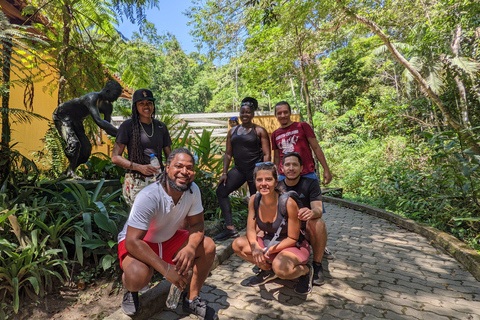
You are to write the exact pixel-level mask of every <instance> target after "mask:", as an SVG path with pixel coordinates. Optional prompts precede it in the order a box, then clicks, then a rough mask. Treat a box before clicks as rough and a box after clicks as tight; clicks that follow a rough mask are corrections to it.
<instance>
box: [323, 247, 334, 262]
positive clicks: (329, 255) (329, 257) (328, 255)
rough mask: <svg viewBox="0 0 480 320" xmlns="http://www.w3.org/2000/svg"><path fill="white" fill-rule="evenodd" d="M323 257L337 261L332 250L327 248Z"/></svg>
mask: <svg viewBox="0 0 480 320" xmlns="http://www.w3.org/2000/svg"><path fill="white" fill-rule="evenodd" d="M323 257H324V258H325V259H328V260H333V259H335V255H334V254H333V253H332V252H331V251H330V250H328V248H327V247H325V251H324V252H323Z"/></svg>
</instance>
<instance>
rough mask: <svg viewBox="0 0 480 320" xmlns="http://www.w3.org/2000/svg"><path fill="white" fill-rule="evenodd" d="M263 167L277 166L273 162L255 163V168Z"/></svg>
mask: <svg viewBox="0 0 480 320" xmlns="http://www.w3.org/2000/svg"><path fill="white" fill-rule="evenodd" d="M261 165H264V166H273V165H275V164H274V163H273V162H272V161H267V162H257V163H255V167H259V166H261Z"/></svg>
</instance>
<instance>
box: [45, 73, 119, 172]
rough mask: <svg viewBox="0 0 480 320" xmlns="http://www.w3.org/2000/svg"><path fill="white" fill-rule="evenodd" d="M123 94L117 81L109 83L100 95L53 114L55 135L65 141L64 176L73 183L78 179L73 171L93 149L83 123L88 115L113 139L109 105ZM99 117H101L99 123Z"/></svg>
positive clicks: (92, 94) (83, 98) (89, 95)
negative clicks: (56, 132) (66, 166)
mask: <svg viewBox="0 0 480 320" xmlns="http://www.w3.org/2000/svg"><path fill="white" fill-rule="evenodd" d="M121 93H122V86H121V85H120V84H119V83H118V82H117V81H109V82H108V83H107V84H106V85H105V88H103V89H102V91H100V92H90V93H87V94H86V95H83V96H81V97H80V98H76V99H73V100H70V101H67V102H64V103H62V104H61V105H59V106H58V107H57V108H56V109H55V111H54V112H53V121H54V122H55V127H56V128H57V130H58V133H59V134H60V136H61V137H62V139H63V140H64V141H65V143H66V146H65V149H64V152H65V155H66V156H67V158H68V161H69V162H70V164H69V165H68V168H67V170H66V171H65V172H64V174H66V175H67V176H69V177H71V178H74V179H81V178H80V177H79V176H77V175H76V174H75V169H76V168H77V167H78V166H79V165H81V164H82V163H85V162H87V160H88V158H89V157H90V154H91V153H92V145H91V143H90V141H89V140H88V138H87V136H86V135H85V128H84V127H83V120H85V118H87V117H88V116H89V115H91V116H92V118H93V120H94V121H95V123H96V124H97V125H98V126H99V127H100V128H101V129H103V130H105V131H106V132H107V133H108V134H109V135H111V136H116V135H117V130H118V129H117V128H115V127H114V126H113V125H112V124H111V123H110V121H111V119H112V118H111V115H112V111H113V106H112V102H113V101H116V100H117V99H118V97H119V96H120V94H121ZM100 113H102V114H103V115H104V118H103V119H102V118H101V117H100Z"/></svg>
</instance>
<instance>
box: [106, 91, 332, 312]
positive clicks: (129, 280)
mask: <svg viewBox="0 0 480 320" xmlns="http://www.w3.org/2000/svg"><path fill="white" fill-rule="evenodd" d="M154 101H155V98H154V97H153V94H152V92H151V91H150V90H147V89H140V90H137V91H135V93H134V94H133V103H132V117H131V119H129V120H126V121H125V122H124V123H122V124H121V126H120V128H119V129H118V133H117V135H116V142H115V145H114V147H113V152H112V162H113V163H115V164H117V165H119V166H122V167H123V168H125V169H126V170H127V173H126V177H125V179H124V184H123V194H124V197H125V200H126V201H127V203H128V204H130V205H131V206H132V208H131V211H130V214H129V218H128V220H127V222H126V223H125V226H124V228H123V230H122V232H120V234H119V236H118V242H119V245H118V254H119V259H120V266H121V268H122V270H123V276H122V279H123V284H124V286H125V288H126V290H127V292H126V293H125V296H124V300H123V303H122V308H123V310H124V312H125V313H126V314H128V315H133V314H135V313H136V312H137V310H138V308H139V299H138V296H139V291H140V290H141V289H142V288H144V287H145V286H146V285H148V283H149V281H150V279H151V277H152V275H153V272H154V271H155V270H156V271H158V272H160V273H161V274H163V276H164V277H165V278H166V279H167V280H168V281H170V282H171V283H172V284H173V285H175V286H177V287H178V288H179V289H180V290H181V291H183V292H184V294H183V301H182V304H183V309H184V310H185V311H187V312H190V313H193V314H195V315H197V316H198V317H200V318H202V319H217V318H218V316H217V314H216V311H215V310H213V309H212V308H211V307H209V306H208V305H207V304H206V302H205V301H202V300H201V298H200V297H199V292H200V289H201V287H202V286H203V284H204V282H205V280H206V278H207V276H208V273H209V270H210V267H211V265H212V263H213V260H214V257H215V243H214V241H213V240H212V239H210V238H208V237H205V235H204V216H203V207H202V201H201V192H200V190H199V188H198V186H197V185H196V184H195V183H194V182H193V180H194V172H195V170H194V169H195V159H194V156H193V155H192V153H191V152H190V151H189V150H188V149H186V148H179V149H175V150H173V151H172V150H171V144H172V141H171V138H170V135H169V133H168V129H167V127H166V125H165V124H164V123H162V122H160V121H158V120H156V119H154V116H155V105H154ZM257 108H258V102H257V100H255V99H253V98H250V97H247V98H245V99H243V100H242V103H241V107H240V114H239V118H240V121H241V124H238V119H230V120H231V121H232V122H233V121H234V120H236V121H237V122H236V123H230V124H231V125H230V126H231V129H230V130H229V132H228V135H227V141H226V152H225V157H224V160H223V173H222V176H221V177H220V179H219V183H218V187H217V196H218V201H219V206H220V208H221V210H222V214H223V217H224V219H225V226H226V227H225V230H224V231H223V232H222V233H221V234H220V235H218V236H217V237H216V240H225V239H228V238H236V239H235V240H234V242H233V244H232V246H233V249H234V251H235V253H236V254H237V255H239V256H240V257H241V258H243V259H245V260H247V261H250V262H252V263H254V264H255V265H256V266H258V267H259V268H260V271H259V272H258V274H257V275H255V276H254V277H252V278H251V279H250V282H249V283H250V285H261V284H264V283H266V282H267V281H270V280H273V279H274V278H276V277H279V278H282V279H298V281H297V284H296V286H295V291H296V292H297V293H299V294H308V293H309V292H310V291H311V290H312V285H313V283H315V284H318V285H321V284H323V282H324V277H323V273H322V272H323V269H322V265H321V260H322V257H323V256H324V252H325V250H326V247H325V246H326V242H327V232H326V227H325V223H324V221H323V220H322V214H323V204H322V196H321V191H320V185H319V181H318V179H317V176H316V174H315V165H314V160H313V157H312V150H313V152H314V153H315V155H316V156H317V158H318V159H319V161H320V164H321V165H322V167H323V171H324V172H323V183H325V184H328V183H329V182H330V181H331V179H332V176H331V173H330V170H329V168H328V165H327V162H326V160H325V156H324V154H323V152H322V150H321V148H320V146H319V145H318V142H317V140H316V138H315V134H314V133H313V130H312V128H311V127H310V126H309V125H308V124H306V123H301V122H293V121H291V119H290V116H291V108H290V105H289V104H288V103H287V102H285V101H282V102H279V103H278V104H277V105H276V107H275V115H276V117H277V119H278V121H279V123H280V128H279V129H277V130H276V131H275V132H273V134H272V136H271V138H270V137H269V135H268V133H267V131H266V130H265V129H264V128H262V127H261V126H258V125H256V124H254V123H253V121H252V120H253V118H254V115H255V110H256V109H257ZM271 146H273V150H274V160H273V162H272V159H271ZM125 147H126V148H127V150H128V157H127V158H124V157H123V152H124V150H125ZM162 153H163V154H164V155H165V159H166V163H165V164H163V161H162ZM152 155H154V156H156V157H157V158H158V159H159V160H160V162H159V164H160V167H158V166H154V165H152V164H151V163H150V158H151V157H152ZM232 160H234V166H233V167H232V168H231V169H230V170H229V168H230V163H231V161H232ZM154 181H156V183H152V182H154ZM245 182H246V183H247V184H248V187H249V191H250V195H251V197H250V201H249V204H248V218H247V235H246V237H238V232H237V230H235V227H234V226H233V221H232V207H231V204H230V200H229V194H230V193H231V192H233V191H234V190H236V189H238V188H239V187H241V186H242V185H243V184H244V183H245ZM311 249H312V250H313V263H312V264H308V261H309V257H310V250H311Z"/></svg>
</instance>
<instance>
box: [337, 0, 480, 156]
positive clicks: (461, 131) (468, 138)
mask: <svg viewBox="0 0 480 320" xmlns="http://www.w3.org/2000/svg"><path fill="white" fill-rule="evenodd" d="M342 8H343V11H344V12H345V13H346V14H347V15H349V16H351V17H352V18H354V19H355V20H356V21H358V22H360V23H362V24H364V25H365V26H367V27H368V28H370V30H372V31H373V32H374V33H375V34H376V35H377V36H378V37H379V38H380V39H381V40H382V41H383V43H384V44H385V46H386V47H387V48H388V50H389V51H390V53H391V54H393V56H394V57H395V59H397V60H398V62H400V63H401V64H402V65H403V66H404V67H405V68H406V69H407V70H408V71H409V72H410V73H411V74H412V75H413V76H414V78H415V79H416V80H417V82H418V83H419V85H420V87H421V88H422V90H423V92H424V93H425V94H426V95H427V96H428V97H429V98H430V99H432V101H433V102H434V103H435V104H436V105H437V107H438V108H439V109H440V111H441V112H442V114H443V115H444V117H445V120H446V122H447V123H448V125H450V126H451V127H452V128H453V129H454V130H455V131H456V132H457V134H458V135H459V137H460V138H461V139H463V140H465V142H466V143H467V145H468V146H469V147H471V148H472V150H473V151H475V152H476V153H477V154H480V145H479V144H478V143H477V142H476V139H475V137H474V136H473V134H472V132H471V131H470V130H467V128H466V127H465V126H464V125H462V124H461V123H459V122H458V121H457V120H456V119H455V118H454V116H453V115H452V114H451V113H450V111H449V110H448V109H447V107H445V105H444V104H443V102H442V100H440V98H439V97H438V95H437V94H436V93H435V92H433V90H432V88H431V87H430V86H429V85H428V84H427V81H426V80H425V79H423V77H422V76H421V75H420V73H418V71H417V70H415V68H413V67H412V65H411V64H410V63H409V62H408V60H407V59H405V58H404V57H403V56H402V55H401V54H400V52H398V51H397V49H395V47H393V46H392V43H391V42H390V39H389V37H388V36H387V35H386V34H385V33H383V32H382V30H381V29H380V28H379V27H378V26H377V25H376V24H375V22H373V21H370V20H369V19H367V18H365V17H362V16H360V15H357V14H356V13H354V12H352V11H350V10H349V9H347V8H346V7H343V6H342Z"/></svg>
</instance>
